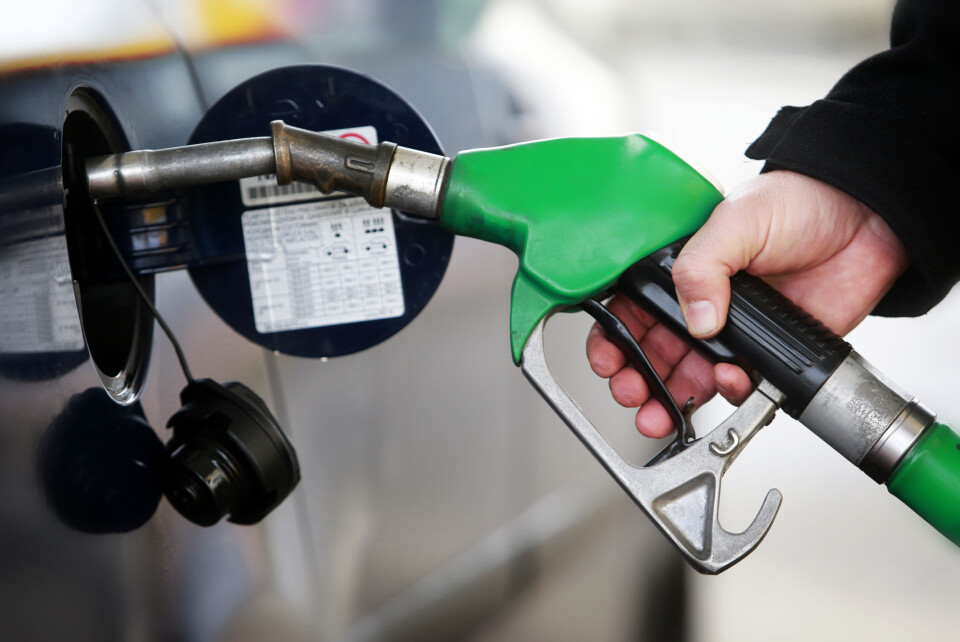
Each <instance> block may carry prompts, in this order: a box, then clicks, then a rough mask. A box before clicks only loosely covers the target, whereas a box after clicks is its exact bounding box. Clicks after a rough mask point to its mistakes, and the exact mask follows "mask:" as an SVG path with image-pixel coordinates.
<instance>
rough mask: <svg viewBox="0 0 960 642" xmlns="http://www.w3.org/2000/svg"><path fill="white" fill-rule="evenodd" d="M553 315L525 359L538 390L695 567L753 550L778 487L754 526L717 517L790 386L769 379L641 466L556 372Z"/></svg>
mask: <svg viewBox="0 0 960 642" xmlns="http://www.w3.org/2000/svg"><path fill="white" fill-rule="evenodd" d="M550 316H551V315H548V316H547V317H545V318H544V319H543V320H541V321H540V323H539V324H537V326H536V328H535V329H534V331H533V333H532V334H531V336H530V339H529V340H528V341H527V344H526V345H525V346H524V349H523V354H522V357H521V359H520V368H521V370H522V371H523V373H524V375H525V376H526V377H527V379H529V380H530V383H531V384H532V385H533V387H534V388H536V390H537V392H539V393H540V395H541V396H543V398H544V399H545V400H546V401H547V403H549V404H550V406H551V407H552V408H553V409H554V411H556V413H557V414H558V415H560V417H561V418H562V419H563V420H564V422H565V423H566V424H567V426H569V427H570V429H571V430H572V431H573V432H574V434H575V435H576V436H577V437H578V438H579V439H580V441H581V442H583V444H584V445H585V446H586V447H587V448H588V449H589V450H590V451H591V452H592V453H593V455H594V457H596V458H597V460H598V461H599V462H600V463H601V464H602V465H603V467H604V468H606V469H607V472H609V473H610V475H611V476H612V477H613V478H614V479H615V480H616V481H617V483H619V484H620V486H621V487H622V488H623V489H624V490H625V491H626V492H627V494H628V495H629V496H630V497H631V498H632V499H633V501H634V502H636V504H637V505H638V506H639V507H640V509H641V510H643V512H644V513H646V515H647V517H649V518H650V520H651V521H653V523H654V524H655V525H656V526H657V528H659V529H660V531H661V532H662V533H663V534H664V535H665V536H666V537H667V539H669V540H670V541H671V542H672V543H673V545H674V546H675V547H676V548H677V549H678V550H679V551H680V552H681V553H682V554H683V555H684V557H685V558H686V560H687V562H689V563H690V565H691V566H693V568H694V569H696V570H697V571H699V572H701V573H706V574H710V575H714V574H717V573H720V572H721V571H724V570H726V569H727V568H729V567H731V566H733V565H734V564H736V563H737V562H739V561H740V560H741V559H743V558H744V557H745V556H746V555H748V554H749V553H750V552H751V551H753V549H755V548H756V547H757V545H758V544H760V542H761V541H762V540H763V538H764V537H765V536H766V534H767V531H769V529H770V526H771V525H772V524H773V520H774V518H775V517H776V516H777V511H778V510H779V509H780V503H781V501H782V499H783V496H782V495H781V493H780V491H779V490H777V489H775V488H774V489H771V490H770V491H768V492H767V495H766V497H765V498H764V500H763V504H762V505H761V506H760V511H759V512H758V513H757V516H756V517H755V518H754V519H753V522H752V523H751V524H750V526H749V527H747V529H746V530H745V531H743V532H742V533H730V532H728V531H727V530H725V529H724V528H723V526H721V525H720V522H719V520H718V517H717V513H718V508H719V505H720V483H721V479H722V477H723V474H724V473H725V472H726V470H727V468H729V466H730V464H731V463H733V460H734V459H736V457H737V455H739V454H740V452H741V451H742V450H743V448H744V447H745V446H746V445H747V443H749V441H750V439H751V438H752V437H753V436H754V435H755V434H756V433H757V432H758V431H759V430H760V429H761V428H763V427H764V426H766V425H767V424H769V423H770V422H771V421H772V420H773V417H774V414H775V413H776V411H777V410H778V409H779V407H780V405H781V404H782V403H783V400H784V395H783V393H781V392H780V391H779V390H777V389H776V388H775V387H773V386H772V385H771V384H770V383H769V382H767V381H764V380H761V381H760V384H759V385H758V386H757V389H756V390H754V392H753V393H752V394H751V395H750V396H749V397H748V398H747V400H746V401H744V402H743V404H741V405H740V407H739V408H737V410H736V411H735V412H734V413H733V414H732V415H730V417H728V418H727V419H726V420H725V421H724V422H723V423H721V424H720V425H719V426H717V427H716V428H715V429H714V430H712V431H711V432H710V433H708V434H706V435H704V436H703V437H700V438H697V439H695V440H694V441H692V442H690V444H689V445H688V446H687V447H686V448H684V449H683V450H678V451H676V452H675V453H674V454H672V455H670V456H668V457H665V458H660V459H659V461H658V458H657V457H655V458H654V459H653V460H652V462H651V463H649V464H647V465H646V466H634V465H633V464H630V463H629V462H627V461H626V460H625V459H623V457H621V456H620V454H619V453H617V451H616V450H614V448H613V447H612V446H611V445H610V444H609V443H608V442H607V441H606V440H605V439H604V438H603V436H602V435H601V434H600V432H599V431H598V430H597V428H596V427H595V426H594V425H593V423H591V421H590V420H589V419H588V418H587V417H586V415H584V413H583V411H582V410H581V409H580V407H579V406H578V405H577V403H576V402H575V401H574V400H573V399H572V398H571V397H570V396H569V395H568V394H567V393H566V392H565V391H564V390H563V388H562V387H561V386H560V384H559V383H558V382H557V380H556V379H555V378H554V376H553V374H552V373H551V372H550V369H549V367H548V366H547V362H546V356H545V354H544V349H543V328H544V327H545V326H546V324H547V321H548V320H549V319H550ZM653 462H655V463H653Z"/></svg>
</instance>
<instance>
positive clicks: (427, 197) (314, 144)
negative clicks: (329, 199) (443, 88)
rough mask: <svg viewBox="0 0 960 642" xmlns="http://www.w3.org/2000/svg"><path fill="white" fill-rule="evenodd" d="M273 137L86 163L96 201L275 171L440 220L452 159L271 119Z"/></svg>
mask: <svg viewBox="0 0 960 642" xmlns="http://www.w3.org/2000/svg"><path fill="white" fill-rule="evenodd" d="M270 130H271V134H272V135H271V136H264V137H262V138H242V139H239V140H226V141H221V142H214V143H202V144H199V145H187V146H184V147H173V148H170V149H161V150H141V151H135V152H126V153H123V154H113V155H110V156H97V157H95V158H90V159H88V160H87V162H86V170H87V186H88V189H89V192H90V196H91V197H92V198H114V197H117V196H137V195H144V194H150V193H153V192H159V191H162V190H168V189H174V188H177V187H189V186H191V185H204V184H207V183H219V182H221V181H230V180H238V179H241V178H246V177H248V176H259V175H262V174H276V176H277V183H278V184H280V185H286V184H288V183H290V182H291V181H303V182H305V183H310V184H312V185H315V186H316V187H317V188H318V189H319V190H320V191H321V192H323V193H324V194H331V193H333V192H336V191H342V192H346V193H347V194H355V195H357V196H362V197H363V198H364V199H366V201H367V202H368V203H370V204H371V205H373V206H374V207H391V208H396V209H400V210H403V211H405V212H407V213H409V214H413V215H414V216H419V217H421V218H428V219H434V220H436V219H439V218H440V211H441V209H442V204H443V193H444V190H445V189H446V182H447V179H448V178H449V175H450V168H451V161H450V159H448V158H445V157H443V156H437V155H436V154H428V153H426V152H421V151H417V150H415V149H407V148H405V147H398V146H397V145H395V144H393V143H390V142H383V143H380V144H379V145H365V144H363V143H358V142H355V141H350V140H346V139H343V138H338V137H336V136H330V135H328V134H323V133H320V132H312V131H307V130H305V129H299V128H297V127H289V126H287V125H285V124H284V123H283V121H279V120H277V121H273V122H272V123H270Z"/></svg>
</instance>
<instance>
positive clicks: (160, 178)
mask: <svg viewBox="0 0 960 642" xmlns="http://www.w3.org/2000/svg"><path fill="white" fill-rule="evenodd" d="M276 167H277V164H276V159H275V155H274V152H273V139H272V138H271V137H270V136H263V137H260V138H242V139H239V140H225V141H219V142H214V143H202V144H199V145H186V146H184V147H172V148H170V149H161V150H150V149H146V150H140V151H135V152H126V153H124V154H112V155H109V156H97V157H95V158H90V159H88V160H87V163H86V169H87V185H88V188H89V191H90V196H91V197H92V198H113V197H117V196H131V195H142V194H149V193H152V192H158V191H162V190H167V189H173V188H177V187H188V186H191V185H202V184H206V183H218V182H221V181H229V180H237V179H240V178H246V177H248V176H259V175H261V174H272V173H273V172H275V171H276Z"/></svg>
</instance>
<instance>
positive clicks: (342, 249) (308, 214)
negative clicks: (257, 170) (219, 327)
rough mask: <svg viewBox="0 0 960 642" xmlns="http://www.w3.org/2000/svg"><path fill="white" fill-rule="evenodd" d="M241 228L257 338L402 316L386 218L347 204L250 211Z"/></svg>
mask: <svg viewBox="0 0 960 642" xmlns="http://www.w3.org/2000/svg"><path fill="white" fill-rule="evenodd" d="M241 223H242V225H243V242H244V245H245V247H246V253H247V270H248V271H249V273H250V294H251V296H252V298H253V318H254V323H255V325H256V328H257V331H258V332H261V333H269V332H281V331H283V330H299V329H303V328H319V327H322V326H329V325H339V324H342V323H355V322H357V321H372V320H376V319H390V318H394V317H399V316H403V313H404V303H403V285H402V282H401V280H400V264H399V260H398V257H397V239H396V236H395V235H394V231H393V216H392V215H391V214H390V210H382V209H376V208H373V207H370V206H369V205H368V204H367V203H366V201H364V200H363V199H362V198H360V197H350V198H340V199H335V200H322V201H313V202H310V203H300V204H298V205H286V206H284V207H271V208H264V209H257V210H248V211H246V212H244V213H243V216H242V217H241Z"/></svg>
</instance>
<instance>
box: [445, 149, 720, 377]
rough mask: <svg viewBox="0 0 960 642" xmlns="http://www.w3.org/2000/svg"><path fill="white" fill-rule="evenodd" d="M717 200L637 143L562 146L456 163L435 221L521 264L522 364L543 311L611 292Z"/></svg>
mask: <svg viewBox="0 0 960 642" xmlns="http://www.w3.org/2000/svg"><path fill="white" fill-rule="evenodd" d="M722 199H723V195H722V193H721V192H720V191H719V190H718V189H717V188H716V187H715V186H714V185H713V184H712V183H711V182H710V181H709V180H707V179H706V178H704V177H703V176H701V175H700V173H699V172H697V171H696V170H695V169H693V168H692V167H691V166H690V165H689V164H687V163H686V162H684V161H683V160H681V159H680V158H679V157H678V156H677V155H676V154H674V153H673V152H671V151H670V150H668V149H666V148H665V147H663V146H662V145H660V144H659V143H657V142H655V141H653V140H651V139H650V138H647V137H646V136H643V135H641V134H629V135H626V136H617V137H610V138H559V139H553V140H543V141H535V142H531V143H523V144H519V145H512V146H509V147H499V148H494V149H478V150H472V151H466V152H461V153H460V154H458V155H457V158H456V160H455V161H454V164H453V168H452V170H451V174H450V180H449V184H448V187H447V190H446V194H445V196H444V202H443V210H442V214H441V222H442V224H443V226H444V227H445V228H447V229H448V230H450V231H451V232H453V233H454V234H459V235H463V236H470V237H474V238H478V239H483V240H485V241H490V242H492V243H498V244H500V245H504V246H506V247H508V248H510V249H511V250H513V251H514V252H515V253H516V254H517V256H518V257H519V259H520V265H519V268H518V269H517V276H516V279H515V280H514V282H513V295H512V299H511V307H510V343H511V349H512V352H513V360H514V362H517V363H519V361H520V355H521V353H522V352H523V347H524V345H526V343H527V340H528V339H529V337H530V334H531V333H532V332H533V329H534V328H535V327H536V325H537V324H538V323H539V322H540V320H541V319H543V317H544V316H546V314H547V313H548V312H550V310H552V309H554V308H556V307H564V306H570V305H575V304H577V303H580V302H581V301H583V300H585V299H588V298H590V297H594V296H597V295H599V294H601V293H603V292H605V291H606V290H609V289H610V288H611V287H612V286H613V285H614V284H615V283H616V281H617V279H618V278H619V277H620V275H621V274H622V273H623V271H624V270H626V269H627V268H628V267H630V266H631V265H633V264H634V263H636V262H637V261H639V260H640V259H641V258H643V257H644V256H646V255H648V254H650V253H651V252H653V251H655V250H658V249H660V248H661V247H663V246H664V245H667V244H669V243H672V242H674V241H676V240H678V239H680V238H682V237H684V236H687V235H689V234H692V233H693V232H695V231H696V230H697V228H699V227H700V226H701V225H702V224H703V223H704V221H706V220H707V217H708V216H709V215H710V213H711V212H712V211H713V208H714V207H716V206H717V204H718V203H719V202H720V201H721V200H722Z"/></svg>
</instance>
